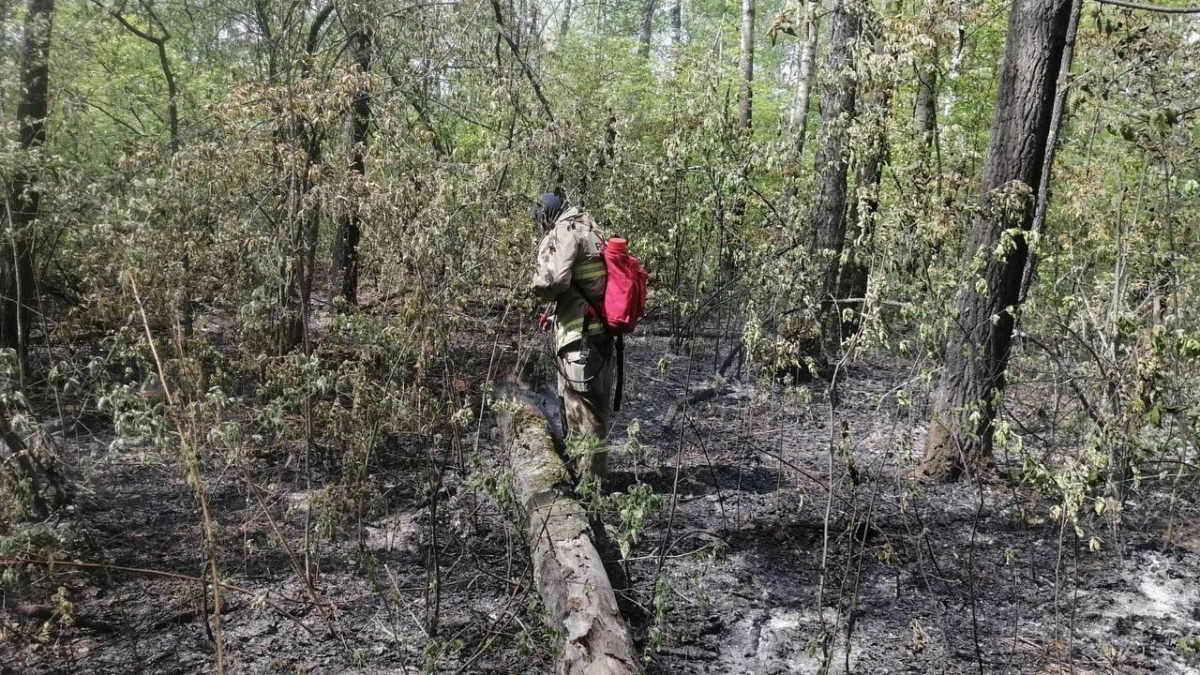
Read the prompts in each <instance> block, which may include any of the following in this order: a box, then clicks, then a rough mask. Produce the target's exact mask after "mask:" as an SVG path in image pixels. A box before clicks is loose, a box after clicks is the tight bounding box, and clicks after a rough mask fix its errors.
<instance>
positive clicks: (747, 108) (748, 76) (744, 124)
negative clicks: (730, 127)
mask: <svg viewBox="0 0 1200 675" xmlns="http://www.w3.org/2000/svg"><path fill="white" fill-rule="evenodd" d="M754 2H755V0H742V56H741V61H740V63H739V66H738V70H739V71H740V72H741V74H742V79H741V87H740V89H739V90H738V129H740V130H741V131H742V132H746V131H749V129H750V126H751V124H752V119H753V111H754Z"/></svg>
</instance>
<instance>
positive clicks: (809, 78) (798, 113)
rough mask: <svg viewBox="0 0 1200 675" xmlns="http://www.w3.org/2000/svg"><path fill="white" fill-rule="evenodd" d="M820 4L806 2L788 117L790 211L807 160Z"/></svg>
mask: <svg viewBox="0 0 1200 675" xmlns="http://www.w3.org/2000/svg"><path fill="white" fill-rule="evenodd" d="M820 10H821V4H820V3H819V2H817V1H816V0H807V1H806V2H805V3H804V28H803V31H804V32H803V34H802V35H801V37H800V45H799V52H800V53H799V63H798V64H797V68H796V70H797V73H796V98H795V100H794V101H792V114H791V117H790V118H789V120H788V121H789V127H790V128H789V129H788V131H789V132H790V133H791V136H792V138H791V144H792V147H791V154H790V156H789V158H788V166H787V167H786V169H785V170H784V183H783V199H782V203H783V205H784V207H785V208H789V209H790V208H791V205H792V200H793V198H795V196H796V179H797V178H798V176H799V173H800V172H799V170H798V169H799V166H800V162H801V161H802V158H803V157H804V144H805V142H806V140H807V136H808V109H809V107H810V105H809V103H810V101H811V100H812V82H813V73H814V72H815V69H814V68H813V64H814V63H815V62H816V60H817V36H818V35H819V34H820V22H821V16H820Z"/></svg>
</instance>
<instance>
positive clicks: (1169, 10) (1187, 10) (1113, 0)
mask: <svg viewBox="0 0 1200 675" xmlns="http://www.w3.org/2000/svg"><path fill="white" fill-rule="evenodd" d="M1096 2H1098V3H1100V4H1101V5H1113V6H1114V7H1125V8H1126V9H1138V10H1141V11H1143V12H1157V13H1159V14H1200V7H1163V6H1162V5H1146V4H1142V3H1140V2H1127V1H1126V0H1096Z"/></svg>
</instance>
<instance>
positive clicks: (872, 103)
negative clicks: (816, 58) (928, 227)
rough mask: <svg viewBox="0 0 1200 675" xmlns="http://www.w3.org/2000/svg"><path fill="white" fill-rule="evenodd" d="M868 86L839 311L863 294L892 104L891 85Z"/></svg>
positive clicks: (878, 37) (879, 40)
mask: <svg viewBox="0 0 1200 675" xmlns="http://www.w3.org/2000/svg"><path fill="white" fill-rule="evenodd" d="M867 23H868V25H869V26H870V27H869V28H867V29H865V30H864V33H866V34H869V35H870V39H871V41H872V42H873V43H874V46H875V54H876V56H877V57H881V58H878V59H877V60H878V61H880V62H882V61H884V60H885V59H883V58H882V57H883V56H884V54H885V43H884V36H883V35H882V34H881V33H880V27H879V26H878V21H877V19H876V20H870V21H868V22H867ZM889 79H890V78H889ZM870 85H871V86H870V89H869V91H867V93H866V95H865V96H859V97H858V100H857V104H858V106H859V109H858V110H857V111H856V113H855V119H856V120H857V121H858V123H859V126H860V128H861V131H860V132H859V136H860V137H861V138H862V142H863V144H864V147H861V148H859V149H858V151H857V153H856V155H857V159H856V163H857V168H856V169H855V180H854V199H853V200H851V202H850V208H849V214H848V217H847V220H848V224H847V225H848V228H849V230H850V234H849V235H848V236H847V239H846V241H847V246H849V247H850V251H849V255H847V256H846V262H845V264H844V265H843V266H842V269H841V270H840V272H839V273H838V291H837V297H838V299H839V300H844V301H846V302H842V303H838V309H839V313H840V309H841V308H843V307H851V308H854V309H860V308H861V307H862V305H863V300H861V299H862V298H864V297H865V296H866V294H867V281H868V278H869V276H870V272H871V268H870V257H871V254H872V248H873V246H872V244H873V241H874V238H875V218H876V215H877V213H878V211H879V181H880V179H882V177H883V167H884V164H885V163H886V162H887V158H888V150H889V148H888V134H887V121H888V117H889V116H890V114H891V107H892V84H891V82H890V81H879V80H878V79H875V80H872V81H870ZM859 325H860V324H859V321H858V320H857V319H855V320H853V321H849V322H845V321H843V322H842V334H843V335H847V336H848V335H849V334H850V333H851V332H853V331H855V330H857V329H858V327H859Z"/></svg>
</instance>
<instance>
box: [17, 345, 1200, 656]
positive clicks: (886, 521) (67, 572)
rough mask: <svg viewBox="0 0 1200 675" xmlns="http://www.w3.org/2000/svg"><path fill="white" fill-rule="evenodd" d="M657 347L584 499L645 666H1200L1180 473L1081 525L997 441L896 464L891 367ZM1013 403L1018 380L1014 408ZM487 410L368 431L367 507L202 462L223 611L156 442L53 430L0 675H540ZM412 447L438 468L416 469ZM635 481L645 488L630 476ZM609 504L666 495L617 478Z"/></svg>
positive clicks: (915, 420) (175, 480) (1195, 532)
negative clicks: (988, 447)
mask: <svg viewBox="0 0 1200 675" xmlns="http://www.w3.org/2000/svg"><path fill="white" fill-rule="evenodd" d="M668 344H669V343H668V340H667V339H666V338H657V337H644V338H635V339H632V340H631V341H630V349H629V354H630V363H629V367H628V371H629V372H628V375H629V383H628V389H627V391H626V405H625V409H624V410H622V411H621V412H620V413H618V414H617V415H616V433H615V436H614V438H613V446H614V447H615V448H617V449H618V450H617V453H616V455H615V456H614V459H613V462H612V465H613V474H612V476H611V477H610V480H609V481H608V484H607V486H606V491H607V496H606V497H604V498H603V499H602V501H597V502H596V503H597V507H596V508H597V512H596V513H597V516H599V517H601V518H603V519H604V521H605V523H606V525H607V526H608V529H609V530H610V531H609V537H610V539H612V540H613V541H614V542H618V541H620V540H621V539H622V538H626V540H628V539H629V537H631V536H635V537H636V541H635V542H634V543H632V544H631V549H630V554H629V556H628V557H627V558H626V559H625V560H624V561H621V562H620V563H618V564H619V565H620V567H621V569H622V571H623V572H624V574H623V575H622V576H625V577H626V579H627V584H626V585H627V586H628V587H627V588H626V589H624V591H623V595H624V602H625V606H626V609H627V611H628V614H629V616H630V617H631V620H632V623H633V624H634V628H635V631H636V633H637V636H638V639H639V641H640V644H639V647H641V648H642V649H643V650H644V653H645V654H646V663H647V665H646V668H647V671H648V672H651V673H664V674H666V673H672V674H688V673H697V674H699V673H722V674H723V675H733V674H740V673H756V674H757V673H816V672H820V671H821V670H822V668H823V667H827V668H828V671H829V672H854V673H889V672H892V673H898V672H979V673H983V672H987V673H1029V674H1033V673H1067V672H1075V673H1142V672H1156V673H1192V672H1197V669H1198V668H1200V660H1197V659H1196V657H1195V656H1193V655H1192V653H1193V650H1192V649H1190V644H1191V643H1190V641H1189V640H1188V638H1189V637H1191V636H1194V635H1196V634H1200V586H1197V585H1196V584H1195V583H1194V580H1195V579H1196V578H1197V575H1198V573H1200V527H1198V526H1197V524H1196V523H1197V522H1200V521H1197V519H1196V514H1197V507H1198V505H1197V504H1196V502H1195V499H1194V496H1193V495H1194V491H1191V490H1184V489H1180V486H1181V485H1182V483H1181V481H1184V482H1185V483H1186V482H1187V481H1192V480H1194V476H1192V474H1191V473H1188V471H1175V470H1172V471H1169V472H1167V474H1166V477H1165V478H1160V477H1156V476H1147V477H1145V479H1144V480H1142V481H1141V482H1140V483H1139V485H1138V487H1137V488H1136V490H1134V491H1133V492H1132V494H1130V496H1129V498H1128V501H1127V504H1126V506H1125V509H1124V511H1123V513H1122V518H1121V522H1120V523H1119V524H1116V523H1114V521H1113V519H1112V518H1111V514H1104V515H1095V514H1092V516H1091V517H1088V518H1085V519H1084V520H1083V521H1081V523H1080V530H1079V531H1078V532H1077V531H1076V529H1075V527H1074V526H1073V525H1072V524H1064V522H1063V521H1062V520H1061V519H1060V520H1055V519H1054V518H1053V517H1052V516H1051V513H1050V507H1051V506H1052V505H1053V500H1052V499H1051V498H1049V497H1046V496H1041V495H1039V494H1038V493H1036V492H1035V491H1034V490H1033V489H1032V488H1031V487H1030V486H1029V485H1027V484H1025V483H1024V482H1022V481H1021V480H1019V478H1017V476H1018V475H1019V470H1020V468H1021V465H1020V460H1019V457H1018V456H1017V453H1015V452H1014V453H1012V456H1011V457H1008V456H1001V457H999V458H998V462H997V467H996V470H995V471H994V472H993V473H992V474H991V475H990V476H989V477H988V478H987V479H986V480H983V481H982V482H978V483H970V482H965V483H961V484H952V485H930V484H925V483H921V482H917V481H914V480H912V479H911V478H910V477H909V475H908V472H909V470H910V468H911V467H912V466H914V463H915V460H916V458H917V457H916V456H915V454H916V453H919V450H920V448H921V446H922V441H923V438H924V433H925V425H926V424H927V420H928V408H927V404H926V403H925V402H924V401H923V400H922V396H921V394H920V392H921V391H923V390H924V389H923V387H922V384H921V383H920V381H919V379H918V378H917V376H916V375H915V373H916V371H917V369H915V368H913V366H912V364H909V363H904V362H898V361H880V362H873V361H863V362H858V363H855V364H852V365H851V366H849V367H848V368H845V369H843V370H842V371H840V372H839V374H838V378H839V379H838V383H839V396H838V397H837V398H838V405H837V406H836V408H834V409H832V410H831V409H830V406H829V403H828V400H829V397H828V389H827V385H826V383H814V384H810V385H806V386H803V387H786V386H783V385H780V384H777V383H772V382H761V381H760V382H755V381H712V380H708V379H707V378H706V377H702V376H701V373H707V372H710V371H711V361H712V358H711V354H706V355H703V356H698V355H694V354H693V355H689V354H673V353H670V352H669V349H668ZM699 346H701V345H698V348H699ZM472 367H474V368H480V367H483V368H486V364H485V365H484V366H479V365H478V364H475V365H473V366H472ZM483 379H484V378H483V376H482V375H480V376H478V377H476V378H475V379H474V381H473V382H472V383H471V384H470V387H471V388H472V394H471V395H472V396H478V393H479V392H480V391H482V389H483V388H482V387H481V386H480V385H481V382H482V380H483ZM706 387H707V388H711V389H712V393H711V394H710V395H705V396H695V395H694V392H696V391H697V390H701V389H703V388H706ZM1030 391H1032V390H1030ZM1022 393H1023V390H1022V388H1021V385H1020V383H1019V382H1017V383H1016V384H1015V385H1014V388H1013V391H1012V392H1011V393H1010V398H1012V399H1013V400H1014V401H1018V402H1021V396H1022ZM1030 395H1031V396H1032V394H1030ZM689 400H692V401H694V403H692V404H688V403H687V402H688V401H689ZM1024 403H1025V404H1026V405H1027V406H1028V407H1036V405H1037V404H1036V402H1035V401H1032V400H1030V401H1025V402H1024ZM1010 408H1011V409H1012V410H1010V414H1011V415H1020V414H1024V412H1027V411H1026V409H1025V408H1023V407H1022V406H1021V405H1020V404H1019V403H1014V404H1013V405H1012V406H1010ZM635 420H636V421H637V424H636V425H635V428H636V429H638V432H637V433H636V434H635V435H634V437H633V438H630V437H629V434H628V433H627V428H628V427H629V426H630V425H631V424H632V423H633V422H634V421H635ZM490 424H491V423H490V420H489V419H488V417H487V416H485V418H484V420H483V422H482V426H481V428H479V429H478V440H479V445H478V450H475V449H474V448H473V443H474V440H473V439H474V434H475V430H474V429H472V430H471V432H470V434H468V442H467V443H466V445H467V446H468V447H470V449H471V452H470V453H466V454H464V455H463V456H464V457H465V463H464V464H459V463H458V461H457V458H456V455H455V454H454V453H453V452H451V450H450V449H449V446H448V445H446V446H437V447H433V448H428V447H417V446H414V445H412V444H406V443H405V441H404V440H403V439H393V440H392V441H390V443H391V445H390V446H389V450H388V452H386V453H381V456H380V457H379V459H378V460H377V461H376V462H375V463H373V464H372V474H371V476H370V480H371V482H372V483H373V484H374V485H375V486H376V487H377V488H378V498H377V499H376V500H375V501H374V502H373V503H372V505H371V507H370V508H364V509H361V510H359V511H357V512H356V511H355V510H354V509H346V508H345V506H344V505H342V506H339V507H338V509H336V513H331V511H334V509H333V507H331V506H330V505H328V504H327V503H325V501H323V500H326V499H328V495H329V493H328V491H322V490H321V489H320V488H322V487H323V481H324V482H325V483H327V484H333V483H334V482H335V480H336V472H335V471H333V470H332V469H331V470H330V471H324V472H323V471H322V470H318V471H312V472H309V473H308V474H307V475H308V476H309V477H312V476H317V479H316V480H315V482H312V484H311V485H310V482H311V481H310V479H306V478H305V475H306V474H305V473H304V472H303V471H302V467H300V466H297V465H296V463H295V462H294V461H281V460H280V459H279V458H278V457H272V456H269V455H265V456H260V455H256V454H255V453H254V452H249V453H247V455H246V457H244V458H241V459H240V460H239V461H238V462H232V461H221V460H220V458H215V457H213V458H209V459H208V461H207V463H206V465H205V466H206V471H205V485H206V489H207V493H208V495H209V500H210V507H211V510H212V512H213V520H214V523H215V526H216V533H217V548H218V551H217V560H218V561H219V565H220V570H221V575H222V578H223V579H224V582H225V587H224V589H223V590H222V592H221V593H220V596H221V611H220V613H219V616H218V615H217V613H216V612H214V597H213V596H214V594H213V592H212V591H213V589H212V588H211V587H206V585H205V584H203V583H202V582H201V581H200V579H201V578H203V577H204V576H205V575H206V571H205V570H206V568H205V565H206V562H205V561H206V559H207V556H206V552H205V550H204V546H203V543H202V541H203V540H202V538H201V536H200V528H199V516H198V510H197V504H196V499H195V497H194V491H193V490H192V489H191V487H190V486H189V485H188V483H187V480H186V476H185V472H184V471H183V470H182V469H181V468H179V463H178V461H177V460H176V459H175V458H174V457H172V456H169V455H168V453H165V452H164V451H161V450H159V449H157V448H155V447H152V446H149V445H143V446H137V447H121V448H116V447H113V446H111V445H110V443H109V441H111V438H110V437H107V436H105V435H104V434H99V435H96V436H87V435H85V436H80V437H74V436H73V437H72V438H71V439H69V440H67V439H64V448H65V450H64V454H65V456H66V458H67V459H68V460H69V461H70V463H71V465H72V466H73V468H74V471H75V472H76V474H77V478H78V479H79V482H80V484H81V485H83V486H85V488H84V489H83V490H81V493H80V495H79V497H78V500H77V506H76V510H75V513H74V514H73V517H72V518H71V519H69V520H64V521H62V522H61V523H59V524H57V525H47V526H44V529H43V530H42V534H41V535H40V537H41V539H45V540H51V539H57V540H58V541H59V542H60V545H59V546H58V548H59V550H60V551H61V552H62V554H63V555H64V556H65V560H64V561H62V562H60V563H59V564H55V565H53V566H51V565H45V564H40V563H30V564H24V565H16V566H11V567H10V569H11V570H12V572H18V573H19V577H17V579H16V581H14V582H12V583H9V584H7V585H6V586H5V592H4V593H5V594H4V605H3V610H2V612H0V621H2V623H0V626H2V627H3V642H2V643H0V672H3V673H5V674H8V673H14V674H15V673H29V674H43V673H44V674H49V673H73V672H95V673H135V672H142V673H199V672H214V664H215V662H216V658H217V654H216V645H217V643H218V642H219V643H220V644H221V646H222V659H223V661H224V663H225V666H226V670H227V672H231V673H233V672H239V673H240V672H254V673H257V672H264V673H270V672H281V673H333V672H337V673H410V672H411V673H417V672H422V671H425V672H443V673H488V672H506V673H507V672H547V671H548V669H549V668H550V667H551V664H552V661H553V659H552V653H553V649H554V644H555V636H554V634H553V631H551V630H548V629H547V628H546V627H545V626H544V625H542V623H541V622H540V619H539V617H540V616H541V612H540V609H539V608H538V606H537V600H536V597H535V595H534V594H532V593H531V590H530V589H531V580H530V578H529V575H530V572H529V566H528V561H527V559H526V551H525V547H524V544H523V542H522V541H521V538H520V535H519V529H518V528H515V527H513V526H511V525H510V524H508V523H507V522H506V518H505V515H506V508H507V507H506V505H505V497H504V495H505V491H504V489H503V478H502V471H501V470H500V467H502V465H503V458H504V453H503V449H502V448H500V447H497V446H498V441H497V440H496V435H495V434H494V432H493V431H492V429H491V428H490ZM438 453H441V454H444V455H445V456H444V457H442V456H441V455H440V454H438ZM431 455H433V456H436V457H437V458H439V459H441V460H442V461H441V462H435V463H434V465H436V466H442V467H444V470H443V471H441V473H440V475H439V476H438V477H437V478H436V480H431V479H430V476H429V475H428V472H427V468H422V467H425V466H426V465H425V464H423V463H422V461H421V458H423V457H427V456H431ZM405 458H407V459H405ZM413 458H416V459H413ZM1189 471H1190V469H1189ZM423 472H424V473H423ZM497 478H499V480H496V479H497ZM642 485H646V486H650V488H652V490H653V492H652V493H648V492H644V491H642V492H639V490H644V488H637V489H634V490H631V489H630V488H631V487H634V486H642ZM634 493H639V494H642V495H643V496H645V495H647V494H652V495H654V496H661V497H662V499H661V500H659V501H654V500H652V499H650V500H646V501H643V502H638V501H637V500H635V499H632V498H628V497H624V496H622V497H617V496H614V495H630V494H634ZM639 505H640V506H641V507H643V508H642V512H641V515H643V516H644V518H645V520H644V524H643V525H642V526H637V527H634V526H630V525H629V522H631V521H628V520H622V518H621V517H620V510H621V508H625V509H627V510H629V509H636V508H637V507H639ZM626 516H627V518H632V517H633V516H631V515H630V513H626ZM435 525H436V526H435ZM306 533H307V536H306ZM51 535H53V536H51ZM1081 535H1082V536H1081ZM44 548H45V547H44V546H43V547H42V549H44ZM614 548H615V546H614ZM42 549H39V550H42ZM29 550H32V549H31V548H28V547H27V548H25V549H24V551H26V553H27V552H28V551H29ZM306 551H307V554H306ZM26 553H19V554H14V555H26ZM5 555H9V554H5ZM6 559H8V560H11V557H10V558H6ZM306 578H311V580H312V583H311V584H308V583H305V581H304V580H305V579H306ZM60 589H61V590H60ZM68 602H69V605H68Z"/></svg>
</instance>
